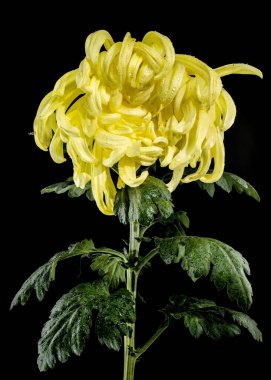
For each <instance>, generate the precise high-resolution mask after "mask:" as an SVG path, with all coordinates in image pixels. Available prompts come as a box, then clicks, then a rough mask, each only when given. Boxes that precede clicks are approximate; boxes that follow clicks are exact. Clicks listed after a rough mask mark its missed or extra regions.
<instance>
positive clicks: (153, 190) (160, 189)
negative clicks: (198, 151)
mask: <svg viewBox="0 0 271 380" xmlns="http://www.w3.org/2000/svg"><path fill="white" fill-rule="evenodd" d="M114 212H115V215H117V216H118V217H119V220H120V222H121V223H124V224H127V223H128V222H129V221H130V222H139V223H140V224H141V225H143V226H148V225H149V224H150V223H151V222H152V221H153V220H154V217H155V216H157V217H160V218H162V219H166V218H168V217H169V216H170V215H171V214H172V213H173V204H172V201H171V194H170V192H169V190H168V188H167V186H166V185H165V183H164V182H163V181H161V180H160V179H158V178H155V177H151V176H149V177H148V178H147V179H146V180H145V181H144V183H143V184H142V185H140V186H138V187H133V188H131V187H125V188H124V189H121V190H119V191H118V193H117V196H116V200H115V205H114Z"/></svg>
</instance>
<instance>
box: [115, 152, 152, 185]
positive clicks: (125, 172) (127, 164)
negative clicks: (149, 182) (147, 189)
mask: <svg viewBox="0 0 271 380" xmlns="http://www.w3.org/2000/svg"><path fill="white" fill-rule="evenodd" d="M136 166H137V165H136V163H135V161H134V160H133V159H132V158H130V157H127V156H125V157H123V158H121V160H120V161H119V165H118V168H119V176H120V178H121V179H122V181H123V182H124V183H125V184H126V185H128V186H130V187H137V186H139V185H141V184H142V183H143V182H144V181H145V179H146V178H147V177H148V175H149V173H148V171H147V170H145V171H143V172H142V173H141V174H140V176H139V177H137V176H136V169H137V168H136Z"/></svg>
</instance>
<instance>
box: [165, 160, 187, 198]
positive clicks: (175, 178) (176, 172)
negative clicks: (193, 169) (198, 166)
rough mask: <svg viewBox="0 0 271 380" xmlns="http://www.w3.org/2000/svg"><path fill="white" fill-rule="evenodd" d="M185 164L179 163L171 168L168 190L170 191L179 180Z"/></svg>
mask: <svg viewBox="0 0 271 380" xmlns="http://www.w3.org/2000/svg"><path fill="white" fill-rule="evenodd" d="M185 166H186V165H179V166H178V167H176V168H175V169H174V170H173V174H172V178H171V181H170V182H169V183H168V184H167V188H168V190H169V191H170V192H171V193H172V192H173V191H174V190H175V189H176V187H177V186H178V185H179V183H180V182H181V179H182V176H183V173H184V169H185Z"/></svg>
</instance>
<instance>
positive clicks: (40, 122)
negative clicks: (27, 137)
mask: <svg viewBox="0 0 271 380" xmlns="http://www.w3.org/2000/svg"><path fill="white" fill-rule="evenodd" d="M55 129H56V117H55V115H54V114H52V115H50V116H49V117H47V118H43V119H41V118H36V119H35V120H34V138H35V143H36V144H37V146H38V147H39V148H40V149H42V150H45V151H46V150H48V146H49V145H50V141H51V138H52V131H53V130H55Z"/></svg>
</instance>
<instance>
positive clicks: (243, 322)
mask: <svg viewBox="0 0 271 380" xmlns="http://www.w3.org/2000/svg"><path fill="white" fill-rule="evenodd" d="M227 312H228V313H229V314H231V316H232V318H233V320H234V321H235V322H237V323H238V325H239V326H242V327H244V328H245V329H247V330H248V331H249V332H250V334H251V335H252V336H253V338H254V339H255V340H257V341H258V342H262V340H263V338H262V333H261V331H260V330H259V329H258V327H257V323H256V322H255V321H254V320H253V319H252V318H250V317H249V316H248V315H247V314H244V313H241V312H240V311H236V310H230V309H227Z"/></svg>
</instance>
